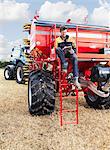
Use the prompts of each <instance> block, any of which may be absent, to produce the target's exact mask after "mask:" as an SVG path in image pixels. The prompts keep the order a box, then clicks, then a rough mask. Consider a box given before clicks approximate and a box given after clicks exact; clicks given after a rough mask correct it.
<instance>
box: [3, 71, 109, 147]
mask: <svg viewBox="0 0 110 150" xmlns="http://www.w3.org/2000/svg"><path fill="white" fill-rule="evenodd" d="M65 104H66V105H67V106H71V102H65ZM85 106H86V102H85V100H84V98H82V97H80V98H79V124H78V125H64V126H63V127H60V123H59V113H58V109H59V103H58V99H56V110H55V112H54V114H53V116H52V117H51V116H40V117H38V116H35V117H32V116H31V115H30V114H29V113H28V106H27V85H19V84H17V83H16V82H15V81H6V80H5V79H4V77H3V70H2V69H1V70H0V150H110V110H94V109H90V108H87V107H85ZM67 116H68V119H69V117H70V116H69V114H67Z"/></svg>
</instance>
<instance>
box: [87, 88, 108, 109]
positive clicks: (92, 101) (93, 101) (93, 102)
mask: <svg viewBox="0 0 110 150" xmlns="http://www.w3.org/2000/svg"><path fill="white" fill-rule="evenodd" d="M85 99H86V102H87V104H88V105H89V106H90V107H92V108H95V109H109V108H110V95H109V97H107V98H103V97H100V96H98V95H96V94H95V93H93V92H92V91H90V90H88V92H86V93H85Z"/></svg>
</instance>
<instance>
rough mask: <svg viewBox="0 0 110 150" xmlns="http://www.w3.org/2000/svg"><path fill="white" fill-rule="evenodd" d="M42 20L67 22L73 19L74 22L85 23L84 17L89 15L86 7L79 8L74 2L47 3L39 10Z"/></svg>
mask: <svg viewBox="0 0 110 150" xmlns="http://www.w3.org/2000/svg"><path fill="white" fill-rule="evenodd" d="M39 15H40V18H41V19H47V20H54V21H66V20H67V19H72V22H77V23H83V22H84V17H85V16H87V15H88V10H87V8H86V7H85V6H77V5H76V4H74V3H72V1H67V2H63V1H59V2H57V3H51V2H49V1H46V2H45V3H44V4H43V5H42V6H41V8H40V10H39Z"/></svg>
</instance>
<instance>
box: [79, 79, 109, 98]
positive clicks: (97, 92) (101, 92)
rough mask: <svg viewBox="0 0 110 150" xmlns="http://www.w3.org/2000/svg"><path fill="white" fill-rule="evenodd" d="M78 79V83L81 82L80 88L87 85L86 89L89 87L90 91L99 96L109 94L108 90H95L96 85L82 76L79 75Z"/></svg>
mask: <svg viewBox="0 0 110 150" xmlns="http://www.w3.org/2000/svg"><path fill="white" fill-rule="evenodd" d="M79 81H80V84H81V87H82V88H83V87H84V88H86V87H87V88H88V89H90V90H91V91H92V92H94V93H95V94H97V95H98V96H100V97H104V98H106V97H108V96H109V92H108V93H105V92H103V91H100V90H97V86H96V85H95V84H94V83H93V82H91V81H87V80H85V79H84V78H83V77H80V79H79Z"/></svg>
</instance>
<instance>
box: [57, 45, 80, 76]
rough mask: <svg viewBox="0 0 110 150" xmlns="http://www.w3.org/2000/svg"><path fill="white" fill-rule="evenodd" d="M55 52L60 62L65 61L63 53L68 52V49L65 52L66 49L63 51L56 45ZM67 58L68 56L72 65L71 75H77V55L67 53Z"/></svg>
mask: <svg viewBox="0 0 110 150" xmlns="http://www.w3.org/2000/svg"><path fill="white" fill-rule="evenodd" d="M56 53H57V55H58V57H59V58H60V60H61V63H62V64H64V63H66V62H67V61H66V58H65V55H66V54H67V53H68V51H67V52H66V50H65V51H64V50H62V49H61V48H60V47H58V48H56ZM69 58H70V60H71V62H72V65H73V76H74V77H78V76H79V70H78V60H77V56H76V54H75V53H73V54H69Z"/></svg>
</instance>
